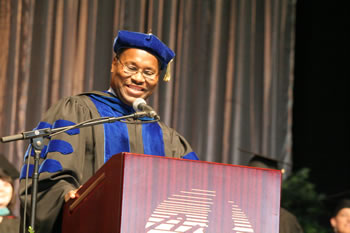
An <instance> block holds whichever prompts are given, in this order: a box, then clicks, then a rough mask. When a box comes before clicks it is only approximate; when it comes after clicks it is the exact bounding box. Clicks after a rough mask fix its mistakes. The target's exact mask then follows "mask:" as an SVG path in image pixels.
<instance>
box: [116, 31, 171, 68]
mask: <svg viewBox="0 0 350 233" xmlns="http://www.w3.org/2000/svg"><path fill="white" fill-rule="evenodd" d="M121 48H138V49H143V50H146V51H147V52H149V53H152V54H153V55H155V56H156V57H157V58H158V60H159V61H160V64H161V69H164V68H165V67H167V65H168V63H169V62H170V61H171V59H173V58H174V57H175V53H174V52H173V51H172V50H171V49H170V48H169V47H168V46H166V45H165V44H164V43H163V42H162V41H161V40H159V39H158V37H156V36H155V35H153V34H151V33H150V34H145V33H140V32H131V31H119V32H118V35H117V37H116V38H115V39H114V44H113V49H114V52H117V51H118V50H119V49H121Z"/></svg>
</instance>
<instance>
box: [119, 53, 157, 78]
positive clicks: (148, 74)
mask: <svg viewBox="0 0 350 233" xmlns="http://www.w3.org/2000/svg"><path fill="white" fill-rule="evenodd" d="M117 60H118V62H119V63H120V64H121V65H122V67H123V71H124V73H125V74H127V75H130V76H133V75H136V74H137V73H139V72H140V73H141V75H142V76H143V77H144V78H145V79H147V80H150V81H155V80H156V79H157V75H158V72H155V71H154V70H152V69H148V68H146V69H144V70H143V69H139V68H138V67H137V66H135V65H133V64H123V63H122V62H121V61H120V59H119V58H117Z"/></svg>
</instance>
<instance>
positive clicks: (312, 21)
mask: <svg viewBox="0 0 350 233" xmlns="http://www.w3.org/2000/svg"><path fill="white" fill-rule="evenodd" d="M320 3H321V2H320ZM317 4H318V3H317ZM332 4H334V5H331V4H330V3H327V5H324V6H322V5H321V4H318V5H319V6H316V4H314V5H312V6H311V1H310V2H309V1H302V0H299V1H298V2H297V17H296V47H295V83H294V107H293V121H294V122H293V160H294V161H293V162H294V169H293V170H294V171H296V170H298V169H301V168H303V167H308V168H310V169H311V173H310V180H311V181H312V182H313V183H314V184H315V185H316V190H317V191H318V192H320V193H324V194H326V195H327V198H326V203H325V204H326V206H327V208H332V204H333V203H334V200H336V199H338V198H340V197H344V195H341V193H345V192H348V194H347V195H348V197H349V196H350V192H349V191H350V169H349V150H348V143H349V142H348V140H349V136H348V123H347V122H348V119H349V114H348V113H347V108H348V107H349V94H348V90H347V89H348V86H346V83H347V81H346V79H347V78H349V75H348V72H347V70H348V69H349V67H350V65H349V64H348V62H349V53H348V52H347V49H346V47H347V44H348V43H349V40H348V39H349V38H347V36H346V34H348V33H347V31H349V28H350V23H349V19H346V17H345V16H346V14H347V13H346V11H345V7H341V6H340V5H339V4H338V3H336V2H335V3H332ZM311 8H312V10H311ZM320 8H322V9H320Z"/></svg>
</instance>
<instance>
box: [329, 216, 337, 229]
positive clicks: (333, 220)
mask: <svg viewBox="0 0 350 233" xmlns="http://www.w3.org/2000/svg"><path fill="white" fill-rule="evenodd" d="M329 222H330V223H331V225H332V227H333V228H335V227H336V226H337V222H336V221H335V218H334V217H333V218H331V219H330V220H329Z"/></svg>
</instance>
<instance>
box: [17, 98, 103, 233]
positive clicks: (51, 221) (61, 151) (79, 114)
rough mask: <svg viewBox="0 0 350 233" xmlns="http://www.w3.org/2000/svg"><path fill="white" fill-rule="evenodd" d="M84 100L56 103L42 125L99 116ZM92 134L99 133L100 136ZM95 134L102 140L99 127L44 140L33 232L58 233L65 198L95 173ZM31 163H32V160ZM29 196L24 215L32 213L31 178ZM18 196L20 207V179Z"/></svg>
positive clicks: (22, 196)
mask: <svg viewBox="0 0 350 233" xmlns="http://www.w3.org/2000/svg"><path fill="white" fill-rule="evenodd" d="M83 98H88V97H84V96H83V97H69V98H65V99H63V100H61V101H59V102H58V103H57V104H56V105H54V106H52V107H51V108H50V109H49V110H48V111H47V113H46V114H45V115H44V118H43V120H42V122H46V123H49V124H50V125H55V123H56V125H57V123H58V122H61V123H62V122H64V123H67V122H71V123H79V122H83V121H86V120H89V119H91V118H95V117H96V116H97V117H98V115H96V113H95V112H97V111H95V112H92V111H91V106H87V105H86V103H85V101H82V99H83ZM59 125H62V124H59ZM94 131H100V134H96V132H94ZM96 135H97V137H100V138H102V140H103V128H101V126H94V127H85V128H80V129H79V130H78V131H75V132H74V133H73V134H69V133H61V134H59V135H57V136H54V137H52V138H51V140H50V141H49V140H45V144H47V148H46V151H47V153H44V154H43V155H42V156H43V158H41V161H40V164H41V165H42V166H43V164H44V163H46V166H43V167H42V168H43V169H42V172H41V173H40V174H39V184H38V196H37V211H36V221H35V223H36V224H35V225H36V226H35V230H36V231H35V232H36V233H41V232H42V233H48V232H61V219H60V216H61V212H62V206H63V204H64V195H65V194H66V193H67V192H69V191H71V190H75V189H77V188H79V187H80V185H81V184H83V183H84V182H85V181H86V180H87V179H88V178H89V177H90V176H91V175H92V174H93V173H94V169H95V166H96V164H95V163H96V161H95V154H96V153H95V143H96ZM98 140H101V139H98ZM100 153H103V151H100ZM30 160H31V161H30V162H31V163H33V159H32V157H30ZM25 162H26V161H25ZM44 168H45V169H44ZM22 170H24V169H22ZM22 174H25V171H22ZM22 177H23V175H22ZM28 193H29V195H28V199H27V206H28V207H29V208H28V210H27V213H31V212H30V209H31V208H30V204H31V195H30V194H31V179H29V187H28ZM19 194H20V201H21V204H22V206H23V203H24V200H25V195H24V194H25V179H21V182H20V191H19ZM27 216H28V215H27ZM29 222H30V219H29V217H27V225H29Z"/></svg>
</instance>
